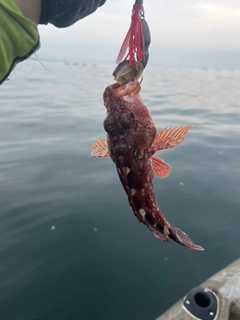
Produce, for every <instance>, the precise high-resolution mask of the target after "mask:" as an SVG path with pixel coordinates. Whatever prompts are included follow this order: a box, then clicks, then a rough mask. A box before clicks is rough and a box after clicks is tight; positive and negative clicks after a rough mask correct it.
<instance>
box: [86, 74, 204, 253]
mask: <svg viewBox="0 0 240 320" xmlns="http://www.w3.org/2000/svg"><path fill="white" fill-rule="evenodd" d="M140 90H141V85H140V83H139V82H138V81H137V79H135V78H133V79H131V80H128V81H125V82H116V83H114V84H112V85H109V86H108V87H107V88H106V89H105V91H104V94H103V100H104V105H105V107H106V109H107V117H106V118H105V120H104V129H105V131H106V132H107V138H103V139H102V140H101V139H96V140H95V141H94V142H93V143H92V148H91V156H92V157H96V158H103V157H110V158H111V160H112V161H113V162H114V164H115V166H116V169H117V173H118V176H119V178H120V181H121V183H122V186H123V188H124V190H125V192H126V195H127V197H128V201H129V205H130V207H131V208H132V211H133V213H134V215H135V217H136V218H137V219H138V220H139V222H140V223H143V224H144V225H146V226H147V227H148V229H149V230H150V231H151V232H152V233H153V234H154V236H155V237H157V238H159V239H161V240H163V241H165V242H167V241H168V240H169V238H170V239H172V240H174V241H175V242H177V243H178V244H180V245H182V246H184V247H187V248H190V249H193V250H199V251H201V250H204V249H203V248H202V247H201V246H199V245H196V244H194V243H193V241H192V240H191V239H190V238H189V237H188V236H187V234H186V233H185V232H183V231H182V230H180V229H179V228H176V227H173V226H172V225H171V224H170V223H169V222H168V221H167V220H166V218H165V217H164V215H163V213H162V212H161V210H160V208H159V206H158V203H157V201H156V198H155V194H154V174H155V175H156V176H157V177H159V178H165V177H167V176H168V175H169V174H170V171H171V169H172V168H171V166H170V165H169V164H167V163H166V162H165V161H164V160H163V159H161V158H159V157H156V156H155V155H154V154H155V153H156V152H157V151H161V150H165V149H169V148H173V147H175V146H178V145H179V144H180V143H182V142H183V140H184V139H185V137H186V134H187V132H188V131H189V129H190V128H191V125H188V126H184V127H170V128H165V129H163V130H162V131H160V132H157V130H156V126H155V124H154V122H153V120H152V117H151V115H150V113H149V111H148V109H147V107H146V106H145V104H144V103H143V101H142V99H141V97H140Z"/></svg>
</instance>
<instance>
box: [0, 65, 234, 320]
mask: <svg viewBox="0 0 240 320" xmlns="http://www.w3.org/2000/svg"><path fill="white" fill-rule="evenodd" d="M45 66H46V67H47V68H49V69H50V70H51V72H52V73H50V72H48V71H47V70H45V69H44V68H43V67H42V66H41V65H39V64H38V63H37V62H31V61H30V62H26V63H23V64H21V65H19V66H18V67H17V68H16V70H15V71H14V72H13V73H12V75H11V79H10V81H7V82H6V83H5V84H3V85H2V86H1V87H0V150H1V151H0V319H1V320H30V319H43V320H55V319H58V320H79V319H84V320H85V319H86V320H95V319H103V320H122V319H124V320H135V319H136V320H146V319H150V320H151V319H154V318H156V317H157V316H158V315H160V314H161V313H162V312H163V311H165V310H166V309H167V308H168V307H170V306H171V305H172V304H173V303H174V302H176V301H177V300H178V299H179V298H181V297H182V296H183V295H184V294H185V293H186V292H187V291H188V290H189V289H191V288H192V287H193V286H196V285H198V284H199V283H200V282H202V281H204V280H205V279H206V278H207V277H209V276H211V275H212V274H213V273H215V272H216V271H218V270H219V269H220V268H223V267H224V266H226V265H227V264H229V263H230V262H232V261H233V260H234V259H236V258H238V257H239V255H240V254H239V251H240V250H239V243H240V232H239V222H240V192H239V190H240V168H239V164H240V148H239V134H240V132H239V131H240V126H239V122H240V115H239V101H240V91H239V82H240V71H239V70H232V71H231V70H211V69H208V70H205V69H202V70H201V69H182V70H180V69H163V68H156V67H154V68H153V67H148V68H147V70H146V71H145V74H144V79H143V83H142V98H143V100H144V102H145V103H146V105H147V106H148V108H149V110H150V112H151V114H152V116H153V119H154V121H155V123H156V126H157V128H158V129H159V130H161V129H163V128H164V127H167V126H180V125H188V124H193V125H194V126H193V128H192V129H191V130H190V131H189V134H188V135H187V138H186V140H185V141H184V143H183V144H181V145H180V146H179V147H177V148H173V149H170V150H166V151H162V152H161V153H159V155H160V156H161V157H163V159H164V160H165V161H166V162H168V163H169V164H170V165H171V166H172V167H173V170H172V172H171V174H170V176H169V177H167V178H166V179H161V180H160V179H156V180H155V191H156V196H157V199H158V202H159V205H160V208H161V209H162V211H163V213H164V214H165V216H166V217H167V219H168V220H169V222H170V223H171V224H172V225H173V226H177V227H179V228H181V229H182V230H184V231H185V232H186V233H187V234H188V235H189V236H190V237H191V238H192V240H193V241H194V242H195V243H197V244H200V245H202V246H203V247H204V248H205V251H204V252H195V251H191V250H189V249H187V248H184V247H181V246H179V245H178V244H176V243H175V242H173V241H171V242H169V243H164V242H162V241H161V240H159V239H157V238H155V237H154V236H153V235H152V234H151V232H150V231H149V230H148V229H147V228H146V227H145V226H143V225H140V224H139V223H138V221H137V220H136V219H135V218H134V216H133V213H132V211H131V209H130V208H129V205H128V202H127V198H126V195H125V193H124V191H123V188H122V186H121V184H120V181H119V179H118V176H117V173H116V171H115V167H114V165H113V163H112V162H111V160H110V159H105V158H104V159H95V158H90V157H89V153H90V147H91V142H92V141H93V140H94V138H102V137H104V136H105V132H104V130H103V127H102V122H103V119H104V117H105V107H104V106H103V104H102V93H103V90H104V88H105V87H106V86H107V85H109V84H111V83H112V82H113V80H112V77H111V72H112V70H113V68H114V67H115V66H91V65H88V66H80V65H79V66H73V65H70V66H66V65H63V64H61V63H45Z"/></svg>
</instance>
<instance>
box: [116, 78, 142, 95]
mask: <svg viewBox="0 0 240 320" xmlns="http://www.w3.org/2000/svg"><path fill="white" fill-rule="evenodd" d="M112 89H113V91H114V92H115V94H116V95H117V96H118V97H119V98H121V99H123V98H124V97H125V96H129V95H133V94H138V93H139V92H140V90H141V86H140V83H139V82H138V81H137V80H136V79H131V80H127V81H124V82H122V83H119V82H118V83H115V84H113V85H112Z"/></svg>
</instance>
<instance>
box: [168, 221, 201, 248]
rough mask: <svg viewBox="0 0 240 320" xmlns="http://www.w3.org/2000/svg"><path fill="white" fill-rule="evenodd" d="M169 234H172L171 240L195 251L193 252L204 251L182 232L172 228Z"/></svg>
mask: <svg viewBox="0 0 240 320" xmlns="http://www.w3.org/2000/svg"><path fill="white" fill-rule="evenodd" d="M169 232H170V233H169V238H171V239H172V240H174V241H175V242H177V243H179V244H181V245H182V246H184V247H187V248H190V249H193V250H198V251H203V250H204V248H203V247H201V246H198V245H196V244H195V243H193V242H192V240H191V239H190V238H189V237H188V236H187V235H186V233H185V232H183V231H182V230H180V229H178V228H174V227H172V226H170V228H169Z"/></svg>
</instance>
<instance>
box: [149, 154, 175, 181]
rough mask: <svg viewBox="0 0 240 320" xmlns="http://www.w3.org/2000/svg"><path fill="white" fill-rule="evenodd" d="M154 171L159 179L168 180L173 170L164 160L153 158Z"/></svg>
mask: <svg viewBox="0 0 240 320" xmlns="http://www.w3.org/2000/svg"><path fill="white" fill-rule="evenodd" d="M152 165H153V171H154V173H155V174H156V176H158V177H159V178H166V177H167V176H168V175H169V173H170V172H171V170H172V167H170V165H169V164H167V163H166V162H165V161H163V159H161V158H157V157H155V156H152Z"/></svg>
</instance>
